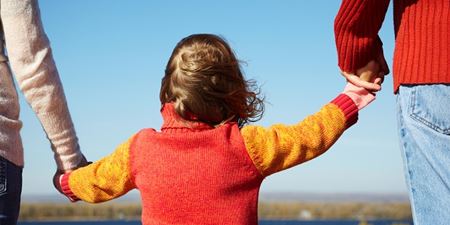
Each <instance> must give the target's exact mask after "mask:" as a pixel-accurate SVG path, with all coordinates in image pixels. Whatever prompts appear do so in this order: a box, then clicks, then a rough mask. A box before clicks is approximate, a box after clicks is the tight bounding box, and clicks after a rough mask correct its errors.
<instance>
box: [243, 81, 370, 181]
mask: <svg viewBox="0 0 450 225" xmlns="http://www.w3.org/2000/svg"><path fill="white" fill-rule="evenodd" d="M373 99H374V95H373V94H371V93H369V92H367V91H366V90H365V89H362V88H358V87H355V86H354V85H351V84H348V85H347V87H346V89H345V90H344V93H343V94H341V95H339V96H338V97H337V98H336V99H334V100H333V101H331V103H329V104H327V105H325V106H324V107H323V108H322V109H321V110H320V111H319V112H317V113H316V114H314V115H311V116H309V117H307V118H306V119H304V120H303V121H301V122H300V123H298V124H296V125H292V126H287V125H283V124H277V125H273V126H271V127H269V128H264V127H260V126H245V127H244V128H242V130H241V133H242V136H243V138H244V142H245V146H246V148H247V151H248V153H249V155H250V158H251V159H252V161H253V162H254V164H255V166H256V168H257V169H258V170H259V171H260V173H261V174H262V175H263V176H268V175H270V174H273V173H276V172H278V171H281V170H284V169H287V168H290V167H292V166H295V165H297V164H300V163H303V162H306V161H308V160H310V159H313V158H315V157H317V156H319V155H321V154H322V153H324V152H325V151H326V150H327V149H328V148H330V147H331V146H332V145H333V144H334V143H335V142H336V140H337V139H338V138H339V137H340V136H341V134H342V133H343V132H344V131H345V130H346V129H347V128H348V127H350V126H351V125H353V124H354V123H355V122H356V121H357V119H358V110H359V109H362V108H363V107H364V106H366V105H367V104H368V103H370V102H371V101H372V100H373Z"/></svg>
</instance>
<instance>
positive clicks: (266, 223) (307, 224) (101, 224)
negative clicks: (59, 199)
mask: <svg viewBox="0 0 450 225" xmlns="http://www.w3.org/2000/svg"><path fill="white" fill-rule="evenodd" d="M359 223H360V221H357V220H310V221H290V220H282V221H281V220H262V221H259V225H359ZM367 223H368V224H370V225H413V223H412V221H397V220H374V221H367ZM18 225H141V222H140V221H82V222H67V221H55V222H19V224H18Z"/></svg>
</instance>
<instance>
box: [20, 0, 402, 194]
mask: <svg viewBox="0 0 450 225" xmlns="http://www.w3.org/2000/svg"><path fill="white" fill-rule="evenodd" d="M39 3H40V8H41V15H42V20H43V24H44V27H45V30H46V32H47V35H48V36H49V39H50V41H51V44H52V48H53V53H54V57H55V61H56V64H57V66H58V70H59V72H60V75H61V79H62V82H63V85H64V88H65V92H66V97H67V99H68V102H69V108H70V110H71V113H72V117H73V120H74V123H75V126H76V129H77V132H78V136H79V139H80V144H81V147H82V150H83V152H84V154H85V155H86V156H87V158H88V159H89V160H92V161H95V160H98V159H100V158H101V157H103V156H106V155H108V154H109V153H111V152H112V151H113V150H114V149H115V147H116V146H117V145H118V144H120V143H121V142H123V141H125V140H126V139H127V138H128V137H130V136H131V135H132V134H134V133H135V132H137V131H138V130H140V129H142V128H145V127H153V128H159V127H160V125H161V118H160V115H159V105H160V103H159V100H158V93H159V87H160V81H161V77H162V75H163V72H164V67H165V64H166V62H167V60H168V58H169V55H170V53H171V51H172V49H173V47H174V46H175V44H176V43H177V42H178V41H179V40H180V39H181V38H183V37H185V36H187V35H190V34H193V33H214V34H219V35H222V36H224V37H225V38H226V39H227V40H228V41H229V43H230V45H231V46H232V48H233V49H234V50H235V52H236V54H237V56H238V58H240V59H241V60H243V61H246V62H247V63H246V65H244V66H243V69H244V72H245V74H246V76H247V78H252V79H256V80H257V81H258V82H259V84H260V85H261V86H262V90H263V93H264V94H265V95H266V98H267V101H268V103H267V107H266V108H267V109H266V113H265V116H264V118H263V119H262V120H261V121H260V122H258V123H257V124H260V125H264V126H268V125H270V124H273V123H286V124H292V123H296V122H297V121H299V120H301V119H303V118H304V117H305V116H307V115H308V114H312V113H314V112H316V111H318V110H319V109H320V107H321V106H322V105H324V104H325V103H327V102H329V101H330V100H332V99H333V98H334V97H335V96H336V95H337V94H338V93H339V92H341V91H342V89H343V87H344V85H345V82H344V79H343V78H342V77H341V76H340V75H339V69H338V68H337V57H336V51H335V44H334V35H333V20H334V16H335V14H336V13H337V11H338V9H339V5H340V1H328V0H315V1H296V0H285V1H269V0H264V1H237V0H232V1H217V2H214V4H212V3H211V1H200V0H193V1H177V2H176V3H175V2H174V1H146V0H134V1H127V3H125V1H118V0H96V1H89V0H78V1H51V0H40V1H39ZM391 14H392V12H391V9H390V11H389V12H388V14H387V16H386V20H385V24H384V26H383V28H382V31H381V33H380V35H381V37H382V40H383V42H384V47H385V55H386V58H387V60H388V61H389V64H390V65H391V61H392V53H393V42H394V34H393V28H392V15H391ZM392 92H393V91H392V77H391V75H390V76H389V77H387V79H386V81H385V84H384V86H383V90H382V92H380V93H379V94H378V96H377V100H376V101H375V102H374V103H373V104H371V105H370V106H369V107H368V108H366V109H365V110H364V111H362V112H361V113H360V119H359V122H358V124H357V125H355V126H353V127H352V128H351V129H349V130H348V131H347V132H346V133H345V134H344V135H343V136H342V138H341V139H340V140H339V141H338V142H337V143H336V144H335V145H334V146H333V147H332V148H331V149H330V150H329V151H328V152H327V153H325V154H324V155H322V156H321V157H319V158H317V159H315V160H313V161H310V162H307V163H305V164H302V165H299V166H297V167H295V168H293V169H289V170H287V171H284V172H282V173H279V174H275V175H273V176H271V177H269V178H268V179H267V180H266V181H265V182H264V183H263V186H262V190H261V191H262V192H279V191H290V192H319V193H353V192H358V193H361V192H364V193H405V192H406V191H405V190H406V188H405V184H404V179H403V174H402V169H403V166H402V161H401V154H400V151H399V144H398V141H397V132H396V118H395V96H394V95H393V93H392ZM21 105H22V111H21V118H22V121H23V123H24V127H23V130H22V137H23V142H24V147H25V164H26V165H25V170H24V188H23V194H25V195H30V194H53V193H56V192H55V191H54V190H53V186H52V184H51V177H52V175H53V173H54V171H55V166H54V163H53V156H52V153H51V150H50V146H49V143H48V141H47V140H46V138H45V133H44V132H43V131H42V128H41V126H40V125H39V122H38V120H37V119H36V116H35V115H34V114H33V113H32V111H31V110H30V108H29V106H28V105H27V104H26V103H25V102H24V100H23V98H22V101H21ZM149 163H151V162H149Z"/></svg>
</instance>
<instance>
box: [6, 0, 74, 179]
mask: <svg viewBox="0 0 450 225" xmlns="http://www.w3.org/2000/svg"><path fill="white" fill-rule="evenodd" d="M0 10H1V11H0V16H1V20H2V23H3V30H4V35H5V43H6V48H7V51H8V57H9V61H10V64H11V68H12V70H13V73H14V75H15V77H16V80H17V83H18V85H19V88H20V89H21V91H22V92H23V94H24V96H25V98H26V100H27V102H28V103H29V104H30V106H31V108H32V109H33V111H34V112H35V113H36V115H37V117H38V118H39V120H40V122H41V124H42V127H43V128H44V130H45V132H46V134H47V138H48V139H49V140H50V143H51V147H52V149H53V151H54V154H55V161H56V164H57V166H58V169H59V170H70V169H73V168H75V167H77V166H78V165H79V164H80V163H81V162H82V161H83V156H82V154H81V152H80V148H79V145H78V139H77V136H76V133H75V129H74V126H73V123H72V119H71V117H70V114H69V110H68V107H67V103H66V98H65V95H64V91H63V87H62V84H61V81H60V78H59V75H58V71H57V69H56V66H55V62H54V61H53V56H52V51H51V48H50V43H49V40H48V38H47V36H46V34H45V32H44V30H43V27H42V22H41V18H40V12H39V6H38V3H37V1H36V0H20V1H17V0H1V7H0Z"/></svg>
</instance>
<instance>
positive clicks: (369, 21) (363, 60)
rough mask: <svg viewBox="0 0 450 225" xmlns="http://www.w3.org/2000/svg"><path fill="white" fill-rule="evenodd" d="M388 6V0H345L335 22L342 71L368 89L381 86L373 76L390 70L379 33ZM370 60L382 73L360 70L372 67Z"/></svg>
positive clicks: (349, 78)
mask: <svg viewBox="0 0 450 225" xmlns="http://www.w3.org/2000/svg"><path fill="white" fill-rule="evenodd" d="M388 6H389V0H343V1H342V4H341V7H340V9H339V12H338V14H337V16H336V19H335V23H334V31H335V41H336V47H337V52H338V62H339V67H340V68H341V70H342V71H343V75H344V76H345V77H346V78H347V80H349V81H350V82H352V83H354V84H356V85H358V86H362V87H365V88H367V89H369V90H375V91H378V90H379V89H380V86H379V85H378V84H374V83H375V82H374V80H373V79H374V78H375V77H382V76H384V75H386V74H388V73H389V68H388V67H387V64H386V61H385V59H384V56H383V49H382V42H381V40H380V38H379V36H378V31H379V30H380V28H381V25H382V23H383V20H384V17H385V14H386V11H387V8H388ZM371 62H372V63H374V62H375V63H376V64H377V66H378V67H379V73H378V71H376V72H375V71H367V70H364V71H365V72H361V71H359V70H361V69H363V68H367V67H370V66H371V65H370V63H371ZM371 73H374V74H371ZM351 74H355V75H356V76H350V75H351ZM365 77H367V78H365ZM360 78H363V79H360ZM364 81H369V82H364Z"/></svg>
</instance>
